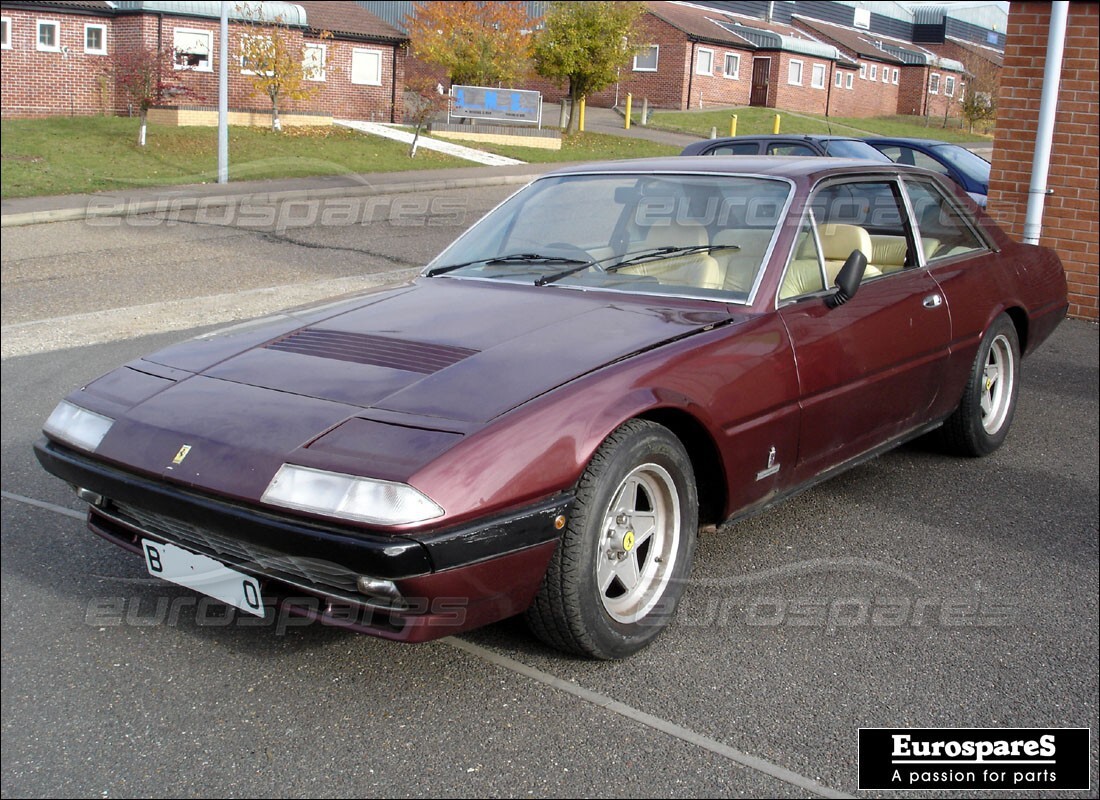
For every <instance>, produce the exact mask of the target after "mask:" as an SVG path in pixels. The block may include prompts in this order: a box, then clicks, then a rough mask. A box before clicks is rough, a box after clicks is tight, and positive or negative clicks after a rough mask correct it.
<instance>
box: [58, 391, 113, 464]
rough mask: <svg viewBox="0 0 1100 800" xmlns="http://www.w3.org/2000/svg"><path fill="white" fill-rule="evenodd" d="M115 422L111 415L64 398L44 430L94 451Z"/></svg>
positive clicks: (72, 443)
mask: <svg viewBox="0 0 1100 800" xmlns="http://www.w3.org/2000/svg"><path fill="white" fill-rule="evenodd" d="M114 424H115V421H114V420H113V419H111V418H110V417H105V416H103V415H102V414H96V413H95V412H94V411H89V410H88V409H86V408H81V407H80V406H78V405H74V404H72V403H70V402H69V401H68V400H62V401H61V402H60V403H58V404H57V408H55V409H54V410H53V413H52V414H50V418H49V419H48V420H46V424H45V425H43V426H42V430H44V431H45V432H46V433H48V434H50V435H51V436H56V437H57V438H58V439H61V440H63V441H65V442H68V443H69V444H71V445H74V446H75V447H79V448H80V449H81V450H88V451H90V452H93V453H94V452H95V449H96V448H97V447H99V443H100V442H102V441H103V437H104V436H106V435H107V431H109V430H110V429H111V426H112V425H114Z"/></svg>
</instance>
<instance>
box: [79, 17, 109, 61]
mask: <svg viewBox="0 0 1100 800" xmlns="http://www.w3.org/2000/svg"><path fill="white" fill-rule="evenodd" d="M93 29H99V41H100V43H101V44H102V47H98V48H92V47H88V31H90V30H93ZM84 52H85V53H87V54H88V55H92V56H105V55H107V26H106V25H101V24H99V23H92V22H89V23H86V24H85V25H84Z"/></svg>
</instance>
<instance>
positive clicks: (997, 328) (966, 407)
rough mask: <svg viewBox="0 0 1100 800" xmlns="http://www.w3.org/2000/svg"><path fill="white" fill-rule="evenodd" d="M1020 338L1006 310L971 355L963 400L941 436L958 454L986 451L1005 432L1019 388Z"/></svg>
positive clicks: (948, 420)
mask: <svg viewBox="0 0 1100 800" xmlns="http://www.w3.org/2000/svg"><path fill="white" fill-rule="evenodd" d="M1019 365H1020V339H1019V336H1018V335H1017V334H1016V326H1015V325H1013V324H1012V320H1011V319H1009V318H1008V316H1006V315H1005V314H1001V316H999V317H997V319H995V320H994V321H993V324H992V325H990V326H989V330H987V331H986V333H985V336H983V337H982V342H981V344H980V345H979V346H978V354H977V356H975V358H974V366H973V367H972V368H971V372H970V380H969V381H967V384H966V390H965V391H964V392H963V397H962V401H961V402H960V403H959V407H958V408H957V409H955V412H954V413H953V414H952V415H951V416H950V417H948V418H947V421H946V422H945V423H944V425H943V431H942V438H943V440H944V442H945V443H946V444H947V446H948V448H949V449H950V450H951V451H952V452H955V453H958V454H959V455H966V456H984V455H989V454H990V453H992V452H993V451H994V450H996V449H997V448H998V447H1000V446H1001V443H1002V442H1004V440H1005V437H1006V436H1008V429H1009V426H1010V425H1011V424H1012V416H1013V414H1014V413H1015V411H1016V397H1017V396H1018V395H1019V392H1020V369H1019Z"/></svg>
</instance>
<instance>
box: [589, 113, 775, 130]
mask: <svg viewBox="0 0 1100 800" xmlns="http://www.w3.org/2000/svg"><path fill="white" fill-rule="evenodd" d="M581 119H584V117H581ZM772 133H779V115H778V114H776V115H775V124H774V125H773V126H772Z"/></svg>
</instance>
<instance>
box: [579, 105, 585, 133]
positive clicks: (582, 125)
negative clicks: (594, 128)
mask: <svg viewBox="0 0 1100 800" xmlns="http://www.w3.org/2000/svg"><path fill="white" fill-rule="evenodd" d="M584 100H585V98H583V97H582V98H581V110H580V115H579V116H578V117H577V130H579V131H580V132H581V133H584Z"/></svg>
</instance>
